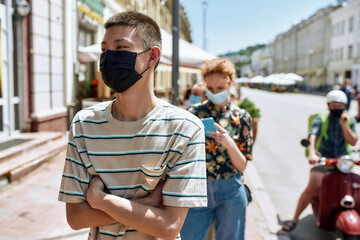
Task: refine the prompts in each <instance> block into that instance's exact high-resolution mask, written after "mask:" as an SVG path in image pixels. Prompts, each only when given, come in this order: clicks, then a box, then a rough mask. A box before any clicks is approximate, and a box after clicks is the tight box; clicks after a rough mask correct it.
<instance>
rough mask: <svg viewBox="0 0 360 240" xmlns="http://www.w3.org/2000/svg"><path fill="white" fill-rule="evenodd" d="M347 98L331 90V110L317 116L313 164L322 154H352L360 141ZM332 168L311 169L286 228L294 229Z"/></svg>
mask: <svg viewBox="0 0 360 240" xmlns="http://www.w3.org/2000/svg"><path fill="white" fill-rule="evenodd" d="M347 101H348V100H347V97H346V95H345V93H344V92H342V91H341V90H332V91H330V92H329V93H328V94H327V95H326V102H327V105H328V109H329V111H330V113H329V114H328V116H325V117H321V116H320V115H317V116H315V117H314V118H313V121H312V124H311V127H310V130H309V142H310V145H309V146H308V161H309V163H310V164H315V163H318V162H319V160H320V157H319V153H320V154H321V156H322V157H326V158H338V157H341V156H342V155H347V154H350V149H349V147H350V145H351V146H354V145H355V144H356V142H357V140H358V137H357V135H356V133H355V124H356V120H355V118H353V117H351V118H350V117H349V115H348V112H347V110H346V105H347ZM322 124H328V127H327V130H326V133H325V135H326V136H324V134H321V132H322V131H321V126H322ZM321 136H322V137H321ZM317 140H320V143H319V144H316V142H317ZM316 146H318V148H316ZM332 170H334V167H332V166H330V167H329V166H316V167H313V168H312V169H311V172H310V179H309V183H308V185H307V187H306V189H305V190H304V192H303V193H302V194H301V196H300V198H299V201H298V204H297V207H296V210H295V214H294V217H293V219H292V220H291V221H285V222H284V223H283V225H282V228H283V230H285V231H291V230H293V229H294V228H295V226H296V224H297V222H298V221H299V216H300V214H301V213H302V211H303V210H304V209H305V208H306V207H307V205H308V204H309V203H310V201H311V199H313V198H314V197H316V196H318V195H319V191H320V188H321V183H322V178H323V176H324V175H325V173H327V172H329V171H332Z"/></svg>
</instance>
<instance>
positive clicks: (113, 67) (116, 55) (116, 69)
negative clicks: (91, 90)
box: [100, 48, 151, 93]
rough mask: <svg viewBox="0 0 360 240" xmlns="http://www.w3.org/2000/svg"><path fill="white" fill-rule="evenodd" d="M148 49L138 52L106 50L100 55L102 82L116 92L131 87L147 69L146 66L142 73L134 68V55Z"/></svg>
mask: <svg viewBox="0 0 360 240" xmlns="http://www.w3.org/2000/svg"><path fill="white" fill-rule="evenodd" d="M150 49H151V48H149V49H147V50H145V51H142V52H140V53H136V52H129V51H113V50H106V51H105V52H104V53H102V54H101V56H100V72H101V75H102V78H103V80H104V83H105V84H106V85H107V86H108V87H109V88H111V89H113V90H114V91H115V92H118V93H122V92H125V91H126V90H128V89H129V88H131V87H132V86H133V85H134V84H135V83H136V82H137V81H138V80H139V79H140V78H142V74H143V73H144V72H146V71H147V70H148V69H149V67H147V68H146V69H145V70H144V71H143V72H142V73H138V72H137V71H136V70H135V64H136V57H137V55H139V54H141V53H144V52H146V51H149V50H150Z"/></svg>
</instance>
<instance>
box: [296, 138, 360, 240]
mask: <svg viewBox="0 0 360 240" xmlns="http://www.w3.org/2000/svg"><path fill="white" fill-rule="evenodd" d="M309 144H310V142H309V140H307V139H303V140H302V141H301V145H303V146H304V147H307V146H308V145H309ZM318 165H326V166H335V167H336V170H335V171H333V172H330V173H327V174H325V176H324V177H323V180H322V185H321V190H320V193H319V196H318V197H317V198H314V199H313V201H312V209H313V213H314V218H315V221H316V224H317V226H318V227H320V228H322V229H324V230H330V231H336V234H337V240H360V176H359V175H358V174H355V173H353V172H352V169H353V167H354V166H355V165H360V161H359V160H353V159H351V157H350V156H348V155H345V156H342V157H340V158H324V157H320V162H319V163H318Z"/></svg>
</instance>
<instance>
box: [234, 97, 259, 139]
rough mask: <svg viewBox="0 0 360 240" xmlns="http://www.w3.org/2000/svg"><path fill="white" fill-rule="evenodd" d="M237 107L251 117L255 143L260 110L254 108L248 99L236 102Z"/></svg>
mask: <svg viewBox="0 0 360 240" xmlns="http://www.w3.org/2000/svg"><path fill="white" fill-rule="evenodd" d="M237 105H238V106H239V108H242V109H245V110H246V111H247V112H248V113H250V115H251V117H252V131H253V140H254V142H255V140H256V135H257V130H258V122H259V118H260V109H259V108H257V107H255V104H254V103H253V102H252V101H250V100H249V99H248V98H244V99H243V100H242V101H241V102H238V104H237Z"/></svg>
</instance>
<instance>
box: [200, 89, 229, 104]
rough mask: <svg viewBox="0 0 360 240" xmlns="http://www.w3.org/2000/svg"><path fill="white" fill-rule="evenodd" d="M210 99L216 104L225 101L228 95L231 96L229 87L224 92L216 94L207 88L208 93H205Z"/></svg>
mask: <svg viewBox="0 0 360 240" xmlns="http://www.w3.org/2000/svg"><path fill="white" fill-rule="evenodd" d="M205 95H206V96H207V97H208V98H209V100H210V101H211V102H212V103H214V104H220V103H223V102H224V101H225V100H226V99H227V98H228V97H229V93H228V91H227V89H225V90H224V91H222V92H218V93H216V94H213V93H212V92H210V91H209V90H206V94H205Z"/></svg>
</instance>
